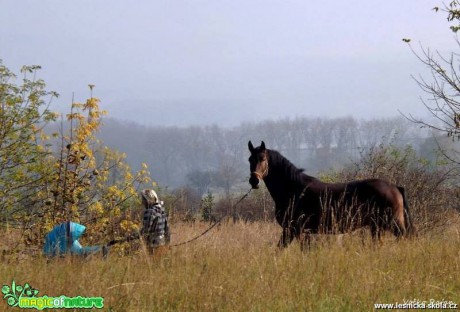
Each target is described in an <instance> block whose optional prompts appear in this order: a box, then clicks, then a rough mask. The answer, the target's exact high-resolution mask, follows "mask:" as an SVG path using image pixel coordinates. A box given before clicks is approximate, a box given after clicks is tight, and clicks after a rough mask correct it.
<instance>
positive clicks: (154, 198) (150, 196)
mask: <svg viewBox="0 0 460 312" xmlns="http://www.w3.org/2000/svg"><path fill="white" fill-rule="evenodd" d="M141 195H142V197H143V198H144V199H145V200H146V201H147V203H149V204H151V205H154V204H157V203H158V195H157V193H155V191H154V190H149V189H145V190H142V192H141Z"/></svg>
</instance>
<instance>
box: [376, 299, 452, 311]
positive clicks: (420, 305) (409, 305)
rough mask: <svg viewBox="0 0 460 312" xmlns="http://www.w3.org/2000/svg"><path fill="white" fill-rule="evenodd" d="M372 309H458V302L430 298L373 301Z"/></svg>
mask: <svg viewBox="0 0 460 312" xmlns="http://www.w3.org/2000/svg"><path fill="white" fill-rule="evenodd" d="M374 309H376V310H380V309H382V310H384V309H385V310H391V309H407V310H411V309H427V310H428V309H452V310H454V309H458V304H457V303H455V302H453V301H446V300H435V299H430V300H429V301H422V300H418V299H414V300H404V302H402V303H400V302H395V303H374Z"/></svg>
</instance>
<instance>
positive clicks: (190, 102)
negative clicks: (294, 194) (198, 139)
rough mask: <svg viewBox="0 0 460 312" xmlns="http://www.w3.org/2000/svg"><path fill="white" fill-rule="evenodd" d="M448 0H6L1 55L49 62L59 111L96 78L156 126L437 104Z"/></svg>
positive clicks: (16, 62)
mask: <svg viewBox="0 0 460 312" xmlns="http://www.w3.org/2000/svg"><path fill="white" fill-rule="evenodd" d="M440 3H441V2H440V1H425V0H423V1H422V0H405V1H394V0H393V1H389V0H385V1H384V0H380V1H378V0H349V1H342V0H340V1H339V0H334V1H333V0H323V1H305V0H299V1H289V0H282V1H281V0H278V1H273V0H225V1H223V0H188V1H175V0H163V1H157V0H137V1H118V0H110V1H108V0H83V1H62V0H53V1H51V0H40V1H37V0H26V1H25V0H14V1H13V0H11V1H9V0H0V58H1V59H3V63H4V64H5V65H6V66H7V67H9V68H10V69H11V70H13V71H15V72H18V71H19V69H20V67H21V66H22V65H24V64H38V65H41V66H42V67H43V69H42V71H41V74H40V75H41V77H42V78H44V79H45V81H46V82H47V84H48V87H49V89H51V90H55V91H57V92H59V93H60V94H61V97H60V98H59V100H58V101H57V102H55V104H54V107H53V108H54V109H57V110H65V109H67V107H68V104H69V103H70V102H71V97H72V92H75V98H76V99H77V100H79V101H83V100H84V99H85V98H86V97H87V96H88V95H89V91H88V88H87V85H88V84H90V83H91V84H95V85H96V89H95V92H94V94H95V95H96V96H97V97H99V98H100V99H101V101H102V107H103V108H104V109H106V110H108V111H109V115H110V116H111V117H115V118H120V119H129V120H137V121H139V122H142V123H144V124H151V125H174V124H176V125H189V124H211V123H220V124H223V125H227V126H231V125H237V124H238V123H239V122H241V121H259V120H263V119H268V118H270V119H279V118H284V117H291V118H294V117H295V116H299V115H302V116H329V117H337V116H355V117H358V118H361V117H364V118H373V117H389V116H396V115H397V114H398V109H399V110H401V111H403V112H406V113H412V114H415V115H423V114H424V113H425V112H424V110H423V108H422V105H421V103H420V100H419V97H420V96H421V95H422V92H421V91H420V89H419V88H418V87H417V86H416V84H415V82H414V81H413V80H412V79H411V77H410V75H411V74H413V75H418V74H419V73H422V72H424V68H423V66H422V64H421V63H420V62H418V61H417V60H416V58H415V56H414V55H413V54H412V53H411V51H410V49H409V47H408V46H407V44H405V43H404V42H402V38H411V39H412V44H413V45H414V46H415V47H417V46H418V42H421V43H422V44H423V45H424V46H427V47H430V48H433V49H439V50H441V51H452V50H453V47H454V46H455V43H454V40H453V35H452V33H451V32H450V31H449V29H448V27H449V25H448V23H447V21H446V16H445V14H444V13H437V14H436V13H434V11H433V10H431V9H432V8H433V7H434V6H440Z"/></svg>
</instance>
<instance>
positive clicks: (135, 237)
mask: <svg viewBox="0 0 460 312" xmlns="http://www.w3.org/2000/svg"><path fill="white" fill-rule="evenodd" d="M251 191H252V188H250V189H249V191H248V192H247V193H246V194H244V195H243V196H242V197H241V198H240V199H239V200H238V201H237V202H236V203H235V204H234V205H233V206H232V208H235V207H236V206H238V205H239V204H240V203H241V202H242V201H243V200H244V199H245V198H246V197H248V195H249V193H251ZM227 216H228V215H227V214H225V215H223V216H222V217H220V218H219V220H217V221H216V222H215V223H214V224H212V225H211V226H210V227H208V228H207V229H206V230H205V231H204V232H202V233H201V234H199V235H197V236H195V237H193V238H191V239H189V240H187V241H185V242H181V243H178V244H174V245H169V247H177V246H182V245H185V244H188V243H191V242H193V241H195V240H197V239H199V238H200V237H202V236H204V235H205V234H206V233H208V232H209V231H211V230H212V229H213V228H214V227H215V226H216V225H218V224H220V223H221V222H222V220H223V219H224V218H225V217H227ZM139 238H140V233H137V234H136V235H134V236H132V237H125V238H121V239H114V240H112V241H110V242H109V243H107V244H105V245H104V246H103V254H104V257H105V256H106V254H107V252H108V250H107V248H108V247H110V246H113V245H115V244H119V243H124V242H127V241H131V240H136V239H139Z"/></svg>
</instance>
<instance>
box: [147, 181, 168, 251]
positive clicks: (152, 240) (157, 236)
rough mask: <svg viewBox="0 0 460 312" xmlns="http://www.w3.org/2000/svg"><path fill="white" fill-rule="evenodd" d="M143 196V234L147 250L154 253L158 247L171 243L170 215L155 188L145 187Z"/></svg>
mask: <svg viewBox="0 0 460 312" xmlns="http://www.w3.org/2000/svg"><path fill="white" fill-rule="evenodd" d="M141 196H142V205H143V206H144V207H145V210H144V217H143V221H142V229H141V236H142V237H143V239H144V242H145V244H146V246H147V250H148V251H149V253H151V254H153V252H154V250H155V249H156V248H158V247H160V246H165V245H169V242H170V232H169V222H168V215H167V213H166V211H165V209H164V208H163V205H162V202H161V201H160V200H159V199H158V196H157V194H156V192H155V191H154V190H150V189H145V190H143V191H142V192H141Z"/></svg>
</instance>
